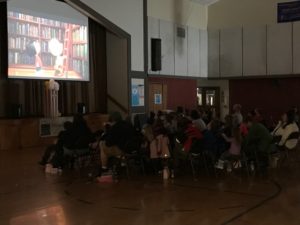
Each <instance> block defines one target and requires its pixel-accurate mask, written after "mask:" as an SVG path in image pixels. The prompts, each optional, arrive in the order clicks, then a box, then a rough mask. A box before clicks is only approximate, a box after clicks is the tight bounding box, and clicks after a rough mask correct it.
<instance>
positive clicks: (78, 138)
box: [64, 114, 93, 155]
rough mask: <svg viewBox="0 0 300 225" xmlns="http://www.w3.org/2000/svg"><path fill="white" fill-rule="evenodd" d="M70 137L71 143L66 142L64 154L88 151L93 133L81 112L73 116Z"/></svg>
mask: <svg viewBox="0 0 300 225" xmlns="http://www.w3.org/2000/svg"><path fill="white" fill-rule="evenodd" d="M70 139H71V141H70V142H69V143H64V155H73V154H76V155H82V154H85V153H87V152H88V150H89V144H90V143H91V142H92V141H93V135H92V132H91V131H90V129H89V127H88V126H87V123H86V121H85V119H84V118H83V116H82V115H81V114H77V115H75V116H74V118H73V125H72V128H71V130H70Z"/></svg>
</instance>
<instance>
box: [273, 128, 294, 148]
mask: <svg viewBox="0 0 300 225" xmlns="http://www.w3.org/2000/svg"><path fill="white" fill-rule="evenodd" d="M294 132H299V128H298V125H297V124H296V123H291V124H289V125H287V126H286V127H285V128H283V126H282V125H281V123H279V124H278V125H277V127H276V128H275V129H274V131H273V132H272V134H273V135H274V136H281V139H280V141H279V143H278V145H279V146H285V147H287V148H288V149H293V148H295V147H296V145H297V144H298V139H290V140H287V139H288V137H289V136H290V134H292V133H294Z"/></svg>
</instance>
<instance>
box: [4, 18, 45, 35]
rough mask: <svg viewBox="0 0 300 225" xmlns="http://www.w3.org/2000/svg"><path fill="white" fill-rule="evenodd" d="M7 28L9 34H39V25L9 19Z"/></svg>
mask: <svg viewBox="0 0 300 225" xmlns="http://www.w3.org/2000/svg"><path fill="white" fill-rule="evenodd" d="M7 28H8V33H9V34H18V35H26V36H31V37H37V38H38V35H39V28H38V25H33V24H25V23H20V22H13V21H9V22H8V27H7Z"/></svg>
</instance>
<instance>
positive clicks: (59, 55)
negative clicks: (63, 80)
mask: <svg viewBox="0 0 300 225" xmlns="http://www.w3.org/2000/svg"><path fill="white" fill-rule="evenodd" d="M63 48H64V47H63V44H62V43H60V42H59V41H58V40H57V39H56V38H52V39H51V40H50V41H49V51H50V52H51V54H52V55H54V56H55V57H56V59H55V64H54V69H55V72H54V76H56V77H61V76H64V75H65V72H66V71H64V60H65V58H66V56H65V55H63Z"/></svg>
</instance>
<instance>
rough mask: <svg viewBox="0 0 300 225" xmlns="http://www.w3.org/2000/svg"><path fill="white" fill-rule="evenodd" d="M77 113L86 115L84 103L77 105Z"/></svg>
mask: <svg viewBox="0 0 300 225" xmlns="http://www.w3.org/2000/svg"><path fill="white" fill-rule="evenodd" d="M77 113H79V114H86V107H85V104H84V103H82V102H79V103H77Z"/></svg>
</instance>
